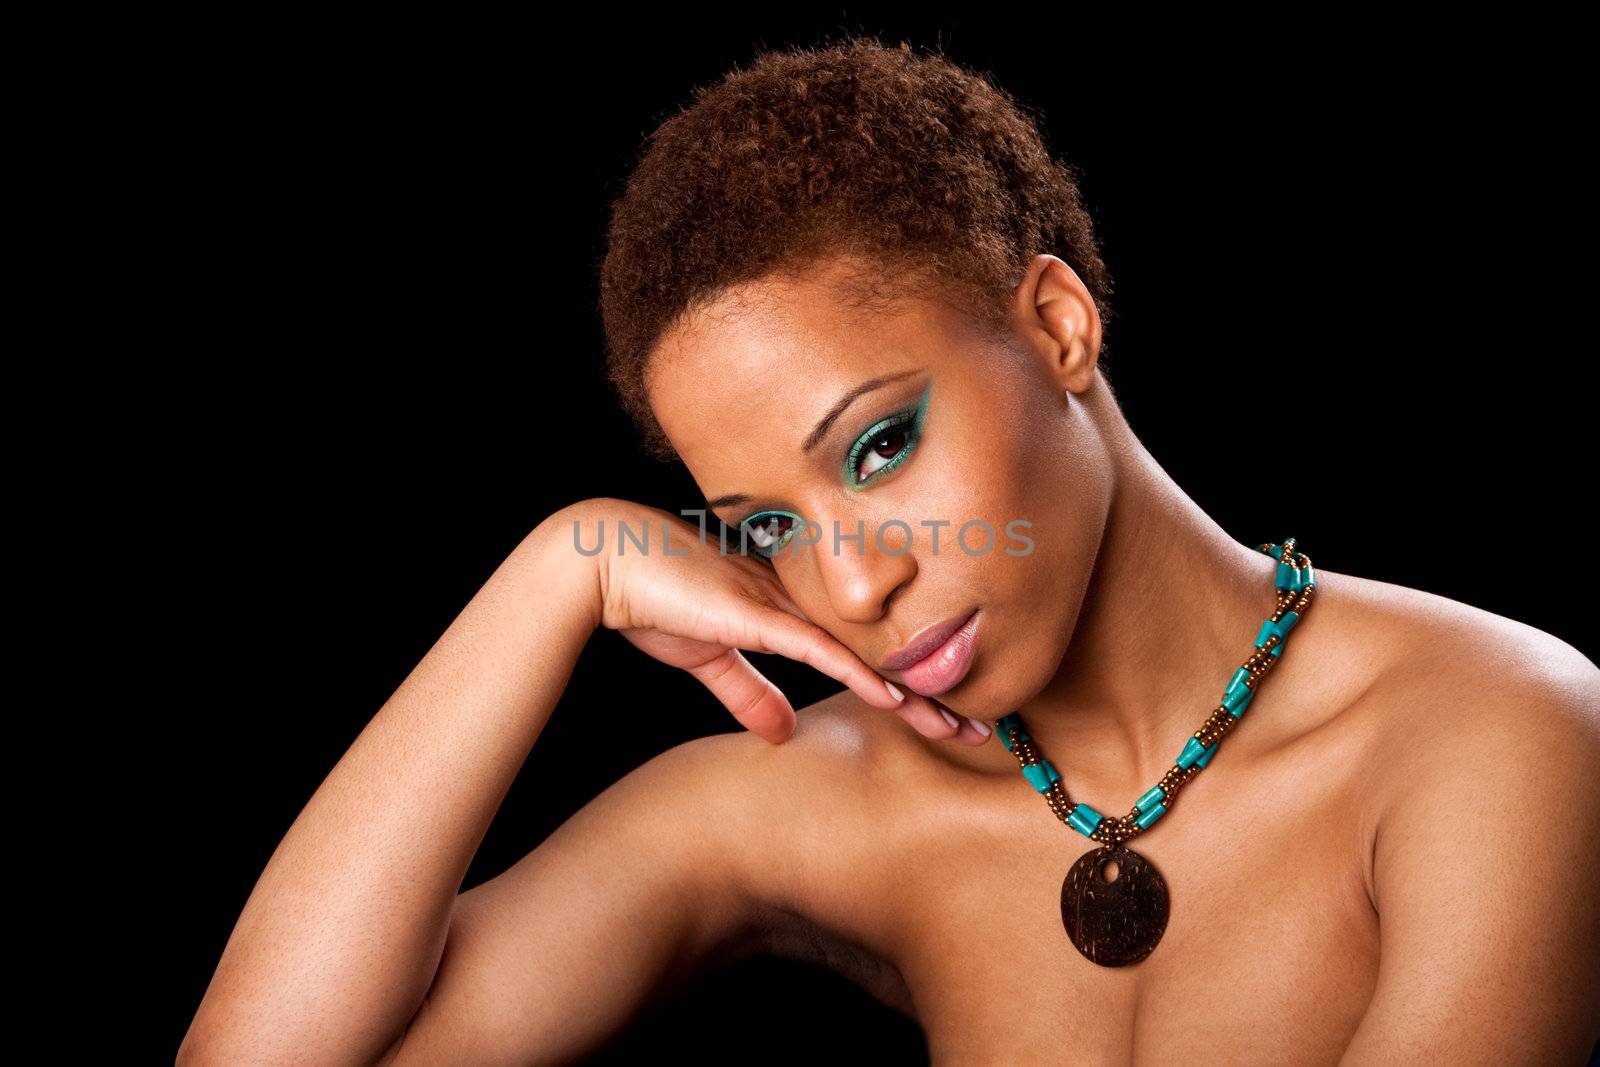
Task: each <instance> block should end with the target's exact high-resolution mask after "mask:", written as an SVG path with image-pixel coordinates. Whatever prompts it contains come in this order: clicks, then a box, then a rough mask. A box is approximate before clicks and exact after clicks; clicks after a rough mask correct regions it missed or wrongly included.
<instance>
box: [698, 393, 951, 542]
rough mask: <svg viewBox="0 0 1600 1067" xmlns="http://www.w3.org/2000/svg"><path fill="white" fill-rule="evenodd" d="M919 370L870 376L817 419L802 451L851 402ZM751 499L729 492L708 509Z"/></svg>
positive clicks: (812, 444) (817, 439)
mask: <svg viewBox="0 0 1600 1067" xmlns="http://www.w3.org/2000/svg"><path fill="white" fill-rule="evenodd" d="M919 370H920V368H916V367H913V368H912V369H911V370H905V371H901V372H900V373H899V374H885V375H883V376H881V377H878V378H868V379H867V380H866V381H864V382H862V383H861V384H860V385H858V386H856V387H855V388H854V389H851V390H850V391H849V392H848V393H846V394H844V395H843V396H841V397H840V398H839V399H838V401H837V402H835V403H834V405H833V407H831V408H829V409H828V413H827V414H826V415H824V416H822V418H820V419H818V420H817V424H816V426H814V427H812V430H811V433H810V434H808V435H807V436H806V439H805V443H804V444H802V445H801V446H800V450H801V451H802V452H806V453H809V452H810V451H811V450H812V449H814V448H816V447H817V444H818V442H820V441H821V440H822V438H823V437H824V436H826V435H827V432H828V428H829V427H830V426H832V425H833V423H834V421H835V420H836V419H838V417H839V416H840V415H843V414H844V412H845V409H846V408H848V407H849V406H850V405H851V404H853V403H855V401H856V400H857V399H859V398H860V397H862V396H865V395H866V394H867V393H870V392H872V391H873V390H874V389H882V388H883V387H884V386H886V385H889V384H890V383H891V382H898V381H900V380H901V379H904V378H909V377H911V376H912V375H913V374H916V373H918V371H919ZM749 499H751V497H750V495H749V494H748V493H729V494H727V495H726V496H719V497H717V498H715V499H713V500H707V501H706V510H707V511H715V510H716V509H717V508H721V507H728V506H729V505H732V504H743V503H744V502H745V501H747V500H749Z"/></svg>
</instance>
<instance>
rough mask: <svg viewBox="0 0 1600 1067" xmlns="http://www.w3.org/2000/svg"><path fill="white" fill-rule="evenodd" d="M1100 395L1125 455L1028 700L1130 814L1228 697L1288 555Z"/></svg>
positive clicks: (1039, 725) (1081, 780) (1102, 415)
mask: <svg viewBox="0 0 1600 1067" xmlns="http://www.w3.org/2000/svg"><path fill="white" fill-rule="evenodd" d="M1090 392H1091V393H1092V394H1095V396H1094V399H1093V400H1091V401H1089V402H1090V403H1093V404H1097V405H1099V407H1100V408H1101V410H1100V411H1099V412H1097V413H1096V415H1097V421H1098V422H1099V424H1100V425H1101V426H1102V427H1105V428H1106V431H1105V432H1106V433H1108V435H1109V438H1108V444H1109V445H1110V451H1111V453H1112V457H1113V470H1114V478H1113V491H1112V499H1111V508H1110V513H1109V515H1108V518H1107V522H1106V528H1105V532H1104V534H1103V536H1102V538H1101V542H1100V547H1099V552H1098V555H1097V557H1096V560H1095V563H1094V571H1093V573H1092V575H1091V576H1090V580H1089V584H1088V588H1087V591H1086V593H1085V595H1084V602H1083V606H1082V609H1081V611H1080V613H1079V616H1078V620H1077V623H1076V626H1075V628H1074V631H1073V635H1072V639H1071V643H1070V644H1069V645H1068V647H1067V650H1066V653H1065V655H1064V656H1063V658H1062V661H1061V666H1060V669H1059V670H1058V671H1057V673H1056V675H1055V677H1054V678H1053V679H1052V681H1051V682H1050V684H1049V685H1048V686H1046V687H1045V689H1044V690H1042V691H1041V692H1040V693H1038V694H1037V695H1036V696H1035V697H1034V698H1033V699H1032V700H1030V701H1028V702H1027V703H1026V704H1024V705H1023V706H1022V707H1019V708H1017V709H1016V710H1017V713H1018V715H1019V717H1020V718H1021V719H1022V720H1023V722H1024V723H1025V724H1026V726H1027V729H1028V733H1030V734H1031V735H1032V736H1033V737H1034V739H1035V741H1036V745H1037V747H1038V749H1039V751H1040V752H1041V753H1042V755H1043V756H1044V758H1045V759H1048V760H1050V761H1051V763H1053V764H1054V765H1055V767H1056V769H1057V770H1058V771H1060V772H1061V774H1062V775H1063V777H1064V778H1065V779H1066V781H1067V782H1068V783H1069V788H1070V789H1071V790H1072V792H1073V796H1074V797H1075V798H1080V797H1081V798H1082V799H1084V800H1087V801H1088V803H1090V804H1092V805H1094V806H1096V807H1097V808H1099V809H1100V810H1101V811H1102V812H1111V813H1116V814H1120V813H1121V812H1122V810H1123V809H1125V808H1126V807H1128V806H1129V805H1131V804H1132V802H1133V801H1134V800H1135V799H1137V795H1138V794H1139V793H1142V792H1143V791H1144V790H1145V789H1147V788H1149V787H1150V786H1151V785H1153V784H1155V782H1156V781H1158V780H1159V779H1160V777H1161V776H1162V775H1163V774H1164V773H1166V771H1167V769H1168V768H1169V767H1170V766H1171V765H1172V762H1173V760H1174V759H1175V758H1176V757H1177V755H1178V753H1179V752H1180V751H1181V750H1182V748H1183V745H1184V741H1185V740H1186V739H1187V738H1188V737H1189V735H1190V734H1192V733H1193V732H1194V730H1195V729H1196V728H1197V727H1198V726H1199V725H1200V723H1201V722H1202V721H1203V720H1204V719H1205V718H1206V716H1207V715H1209V714H1210V712H1211V710H1212V709H1213V708H1214V707H1216V705H1217V703H1218V701H1219V700H1220V699H1221V696H1222V692H1223V689H1224V688H1225V687H1226V686H1227V684H1228V680H1229V679H1230V678H1231V677H1232V675H1233V672H1234V670H1235V669H1236V668H1237V667H1238V666H1239V664H1240V663H1241V662H1242V661H1243V660H1244V658H1245V657H1246V655H1248V653H1249V651H1250V647H1251V643H1252V641H1253V639H1254V637H1255V634H1256V631H1257V629H1258V627H1259V626H1260V623H1261V621H1262V620H1263V619H1265V618H1266V617H1267V616H1268V615H1269V614H1271V611H1272V607H1273V591H1272V579H1273V574H1274V569H1275V566H1276V561H1275V560H1274V559H1272V558H1271V557H1270V556H1267V555H1265V554H1264V553H1261V552H1258V551H1256V549H1255V547H1254V546H1253V545H1247V544H1242V543H1240V542H1239V541H1238V540H1236V539H1235V538H1233V537H1232V536H1230V535H1229V534H1228V533H1227V531H1225V530H1223V529H1222V528H1221V527H1220V526H1218V525H1217V523H1216V522H1215V521H1213V520H1212V519H1211V517H1210V516H1208V515H1207V514H1206V513H1205V512H1204V511H1203V510H1201V508H1200V507H1199V505H1197V504H1196V503H1195V502H1194V501H1193V500H1191V499H1190V498H1189V496H1188V495H1187V494H1185V493H1184V492H1183V490H1181V489H1180V488H1179V487H1178V486H1177V484H1176V483H1175V482H1173V480H1172V479H1171V477H1170V476H1168V474H1167V473H1166V471H1164V470H1163V469H1162V468H1161V466H1160V465H1159V464H1158V463H1157V462H1156V460H1155V457H1153V456H1152V455H1151V454H1150V452H1149V450H1148V449H1146V448H1145V447H1144V445H1143V444H1142V443H1140V442H1139V440H1138V439H1137V438H1136V437H1135V436H1134V435H1133V432H1132V430H1131V429H1129V428H1128V425H1127V422H1126V421H1125V419H1124V418H1123V416H1122V413H1121V411H1120V410H1118V409H1117V408H1116V406H1115V404H1114V401H1113V399H1112V398H1111V396H1110V393H1109V391H1108V390H1107V389H1105V388H1104V387H1101V388H1097V389H1094V390H1091V391H1090ZM1291 532H1292V531H1291ZM1282 536H1284V533H1283V532H1281V531H1278V532H1275V533H1274V534H1273V536H1272V538H1271V539H1273V540H1276V539H1278V538H1281V537H1282ZM996 747H999V746H998V745H997V746H996ZM1007 758H1008V759H1009V758H1011V757H1010V755H1009V754H1007ZM1011 770H1013V771H1014V768H1011ZM1091 798H1092V799H1091Z"/></svg>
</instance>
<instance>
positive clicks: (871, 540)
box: [812, 514, 917, 624]
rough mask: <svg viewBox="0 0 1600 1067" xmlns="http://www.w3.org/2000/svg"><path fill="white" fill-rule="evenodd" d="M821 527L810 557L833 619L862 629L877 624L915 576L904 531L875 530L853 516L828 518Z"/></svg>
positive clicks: (900, 527) (898, 525) (894, 527)
mask: <svg viewBox="0 0 1600 1067" xmlns="http://www.w3.org/2000/svg"><path fill="white" fill-rule="evenodd" d="M822 527H823V530H822V534H821V537H820V540H819V541H818V542H817V544H816V545H814V546H813V547H812V551H813V552H814V553H816V559H817V572H818V574H819V575H820V577H821V580H822V586H823V589H824V591H825V592H826V594H827V596H828V602H829V603H830V604H831V605H832V606H833V610H834V614H835V615H837V616H838V617H839V618H840V619H842V620H844V621H846V622H855V623H863V624H865V623H871V622H876V621H877V620H878V619H881V618H882V617H883V613H884V611H885V610H887V608H888V606H889V601H890V600H891V599H893V597H894V595H895V594H896V593H897V592H899V590H900V589H902V588H903V587H904V586H905V585H906V583H908V582H909V581H910V580H911V579H912V578H913V577H914V576H915V575H916V573H917V557H916V553H915V551H914V538H913V537H912V534H911V531H910V529H909V528H908V527H907V526H906V525H905V524H904V523H903V522H894V521H891V522H886V523H884V524H882V525H879V524H878V523H876V522H875V521H871V520H869V519H867V518H865V517H862V516H860V515H859V514H857V515H843V514H841V515H837V516H832V517H829V518H828V519H826V520H824V521H823V523H822Z"/></svg>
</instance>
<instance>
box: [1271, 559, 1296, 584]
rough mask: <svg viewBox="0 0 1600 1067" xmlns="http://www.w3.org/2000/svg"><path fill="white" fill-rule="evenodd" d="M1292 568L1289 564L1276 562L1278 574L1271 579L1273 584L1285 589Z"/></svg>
mask: <svg viewBox="0 0 1600 1067" xmlns="http://www.w3.org/2000/svg"><path fill="white" fill-rule="evenodd" d="M1293 570H1294V568H1293V567H1292V566H1290V565H1289V564H1287V563H1279V564H1278V576H1277V577H1276V578H1274V579H1273V585H1274V586H1275V587H1276V588H1278V589H1287V588H1289V578H1290V573H1291V572H1292V571H1293Z"/></svg>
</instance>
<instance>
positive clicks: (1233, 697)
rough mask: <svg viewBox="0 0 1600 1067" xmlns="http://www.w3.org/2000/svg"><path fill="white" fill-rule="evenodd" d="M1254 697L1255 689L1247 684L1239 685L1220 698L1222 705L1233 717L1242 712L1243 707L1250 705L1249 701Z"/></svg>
mask: <svg viewBox="0 0 1600 1067" xmlns="http://www.w3.org/2000/svg"><path fill="white" fill-rule="evenodd" d="M1255 698H1256V691H1255V690H1254V689H1251V688H1250V687H1248V686H1241V687H1240V688H1238V689H1235V690H1234V691H1233V692H1231V693H1229V694H1228V695H1227V696H1225V697H1223V698H1222V706H1223V707H1225V708H1227V709H1228V714H1229V715H1232V716H1233V717H1234V718H1235V719H1237V718H1238V717H1239V716H1241V715H1243V714H1244V709H1245V708H1247V707H1249V706H1250V701H1252V700H1254V699H1255Z"/></svg>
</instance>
